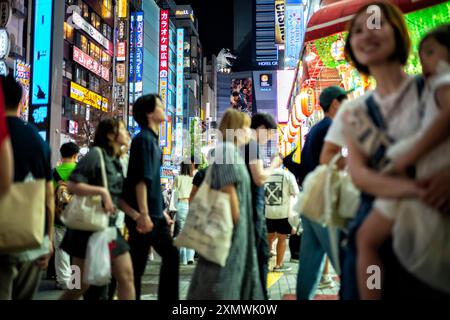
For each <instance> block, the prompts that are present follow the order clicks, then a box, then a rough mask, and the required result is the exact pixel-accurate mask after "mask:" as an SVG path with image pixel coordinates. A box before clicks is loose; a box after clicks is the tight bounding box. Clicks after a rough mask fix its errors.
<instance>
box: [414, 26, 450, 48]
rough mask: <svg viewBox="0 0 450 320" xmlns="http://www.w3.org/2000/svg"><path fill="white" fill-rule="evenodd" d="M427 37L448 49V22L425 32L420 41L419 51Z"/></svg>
mask: <svg viewBox="0 0 450 320" xmlns="http://www.w3.org/2000/svg"><path fill="white" fill-rule="evenodd" d="M428 39H434V40H436V41H437V42H438V43H439V44H440V45H441V46H444V47H446V48H447V50H448V51H450V24H445V25H442V26H440V27H438V28H436V29H434V30H432V31H430V32H429V33H427V34H426V35H425V36H424V37H423V39H422V40H421V41H420V45H419V51H421V50H422V46H423V43H424V42H425V40H428Z"/></svg>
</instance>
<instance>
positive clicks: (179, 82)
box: [176, 28, 184, 117]
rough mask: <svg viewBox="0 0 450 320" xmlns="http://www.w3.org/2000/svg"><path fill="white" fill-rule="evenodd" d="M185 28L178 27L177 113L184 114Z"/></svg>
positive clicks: (178, 114) (180, 115)
mask: <svg viewBox="0 0 450 320" xmlns="http://www.w3.org/2000/svg"><path fill="white" fill-rule="evenodd" d="M183 44H184V29H182V28H180V29H177V90H176V92H177V101H176V115H177V116H179V117H182V116H183V89H184V61H183V60H184V48H183Z"/></svg>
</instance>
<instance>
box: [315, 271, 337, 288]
mask: <svg viewBox="0 0 450 320" xmlns="http://www.w3.org/2000/svg"><path fill="white" fill-rule="evenodd" d="M318 288H319V289H327V288H334V281H333V279H332V277H331V276H330V275H329V274H327V275H326V276H323V275H322V278H321V279H320V283H319V287H318Z"/></svg>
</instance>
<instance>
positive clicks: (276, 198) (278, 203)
mask: <svg viewBox="0 0 450 320" xmlns="http://www.w3.org/2000/svg"><path fill="white" fill-rule="evenodd" d="M264 189H265V212H266V223H267V232H268V235H267V239H268V241H269V248H272V244H273V242H274V241H275V239H276V240H277V249H276V250H277V255H276V263H275V267H274V268H273V271H274V272H285V271H290V270H292V268H291V267H289V266H286V265H285V264H284V254H285V252H286V241H287V237H288V235H290V234H291V232H292V226H291V225H290V223H289V220H288V219H289V216H290V215H291V210H292V204H293V203H294V201H295V198H296V197H297V196H298V193H299V192H300V191H299V189H298V185H297V181H296V180H295V176H294V175H293V174H292V173H290V172H289V171H287V170H285V169H282V168H278V169H275V170H274V172H273V173H272V175H271V176H270V177H269V178H268V179H267V180H266V182H265V184H264Z"/></svg>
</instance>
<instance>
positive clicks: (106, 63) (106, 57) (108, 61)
mask: <svg viewBox="0 0 450 320" xmlns="http://www.w3.org/2000/svg"><path fill="white" fill-rule="evenodd" d="M101 62H102V64H103V66H104V67H106V68H108V69H109V68H110V67H111V57H110V56H109V54H107V53H106V52H103V51H102V60H101Z"/></svg>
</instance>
